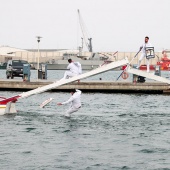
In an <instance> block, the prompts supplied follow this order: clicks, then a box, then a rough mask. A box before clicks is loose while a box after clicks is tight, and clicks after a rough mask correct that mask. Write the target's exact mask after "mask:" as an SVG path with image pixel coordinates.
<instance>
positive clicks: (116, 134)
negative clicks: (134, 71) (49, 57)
mask: <svg viewBox="0 0 170 170" xmlns="http://www.w3.org/2000/svg"><path fill="white" fill-rule="evenodd" d="M166 74H167V73H166ZM51 75H52V74H51ZM54 75H55V76H56V74H54ZM116 76H117V75H115V77H116ZM0 93H1V96H12V95H15V94H18V93H21V92H11V91H3V92H0ZM49 97H53V98H54V100H53V102H51V103H50V104H49V105H48V106H47V107H46V108H44V109H41V108H39V105H40V104H41V103H42V102H43V101H44V100H46V99H47V98H49ZM69 97H70V94H69V93H63V92H53V93H50V92H45V93H42V94H39V95H36V96H31V97H30V98H27V99H23V100H21V101H19V102H17V103H16V107H17V109H18V113H17V114H16V115H8V116H7V115H6V116H1V117H0V169H1V170H7V169H10V170H30V169H31V170H32V169H41V170H53V169H59V170H60V169H61V170H62V169H67V170H68V169H69V170H84V169H87V170H104V169H105V170H108V169H109V170H110V169H114V170H124V169H128V170H129V169H130V170H138V169H139V170H146V169H147V170H168V169H170V109H169V101H170V97H169V96H168V95H149V94H105V93H83V94H82V108H81V109H80V110H79V111H78V112H76V113H74V114H73V115H72V118H71V119H66V118H65V117H64V116H63V115H64V113H65V111H66V110H67V108H68V106H57V105H56V103H57V102H60V101H65V100H67V99H68V98H69Z"/></svg>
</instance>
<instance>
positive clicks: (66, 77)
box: [62, 71, 74, 79]
mask: <svg viewBox="0 0 170 170" xmlns="http://www.w3.org/2000/svg"><path fill="white" fill-rule="evenodd" d="M73 76H74V73H72V72H71V71H66V72H65V73H64V77H63V78H62V79H68V78H69V77H73Z"/></svg>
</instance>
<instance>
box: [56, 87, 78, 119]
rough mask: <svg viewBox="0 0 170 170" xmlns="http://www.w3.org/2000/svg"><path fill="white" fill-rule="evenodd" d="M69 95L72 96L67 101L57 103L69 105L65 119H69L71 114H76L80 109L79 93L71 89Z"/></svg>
mask: <svg viewBox="0 0 170 170" xmlns="http://www.w3.org/2000/svg"><path fill="white" fill-rule="evenodd" d="M71 95H72V96H71V97H70V98H69V99H68V100H67V101H65V102H62V103H57V105H65V104H68V103H70V107H69V109H68V110H67V111H66V114H65V116H66V117H70V116H71V114H72V113H73V112H77V111H78V110H79V109H80V108H81V91H80V90H76V89H72V90H71Z"/></svg>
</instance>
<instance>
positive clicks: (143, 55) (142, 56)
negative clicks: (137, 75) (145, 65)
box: [136, 53, 145, 69]
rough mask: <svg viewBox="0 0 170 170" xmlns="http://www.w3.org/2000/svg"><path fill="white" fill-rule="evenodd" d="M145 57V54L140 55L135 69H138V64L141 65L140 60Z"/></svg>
mask: <svg viewBox="0 0 170 170" xmlns="http://www.w3.org/2000/svg"><path fill="white" fill-rule="evenodd" d="M144 57H145V54H143V53H142V54H141V56H140V58H139V61H138V65H137V67H136V68H137V69H138V68H139V67H140V64H141V61H142V59H143V58H144Z"/></svg>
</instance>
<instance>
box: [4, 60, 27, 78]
mask: <svg viewBox="0 0 170 170" xmlns="http://www.w3.org/2000/svg"><path fill="white" fill-rule="evenodd" d="M24 64H29V63H28V62H27V61H25V60H8V62H7V67H6V78H7V79H9V78H11V79H13V78H14V77H23V65H24Z"/></svg>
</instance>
